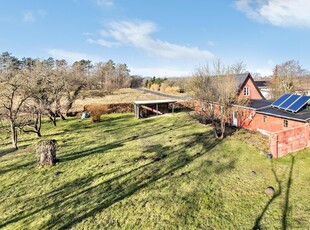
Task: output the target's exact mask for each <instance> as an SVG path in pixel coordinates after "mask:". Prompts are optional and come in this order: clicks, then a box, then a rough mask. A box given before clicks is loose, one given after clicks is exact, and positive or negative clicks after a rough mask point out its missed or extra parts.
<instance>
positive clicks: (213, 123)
mask: <svg viewBox="0 0 310 230" xmlns="http://www.w3.org/2000/svg"><path fill="white" fill-rule="evenodd" d="M212 125H213V131H214V136H215V138H216V139H218V138H219V136H218V134H217V130H216V121H215V120H214V119H212Z"/></svg>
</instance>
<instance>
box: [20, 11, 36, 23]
mask: <svg viewBox="0 0 310 230" xmlns="http://www.w3.org/2000/svg"><path fill="white" fill-rule="evenodd" d="M35 20H36V18H35V16H34V13H33V12H31V11H27V12H25V13H24V15H23V21H24V22H34V21H35Z"/></svg>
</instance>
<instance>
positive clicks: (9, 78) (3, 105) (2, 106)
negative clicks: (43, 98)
mask: <svg viewBox="0 0 310 230" xmlns="http://www.w3.org/2000/svg"><path fill="white" fill-rule="evenodd" d="M27 81H28V79H27V78H26V76H23V75H22V74H20V73H18V71H17V70H14V69H6V70H1V73H0V88H1V91H0V110H1V114H2V117H3V118H5V119H6V120H7V122H8V124H9V127H10V129H9V131H10V133H11V139H12V147H13V148H15V149H17V148H18V146H17V129H18V128H19V127H20V122H19V119H18V118H19V115H20V112H21V109H22V106H23V105H24V103H25V101H26V100H27V99H28V98H29V97H30V96H31V91H30V90H29V88H28V87H27Z"/></svg>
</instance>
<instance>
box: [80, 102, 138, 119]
mask: <svg viewBox="0 0 310 230" xmlns="http://www.w3.org/2000/svg"><path fill="white" fill-rule="evenodd" d="M84 111H87V112H89V113H90V119H91V121H92V122H99V121H100V117H101V115H103V114H109V113H128V112H132V104H131V103H119V104H91V105H85V106H84Z"/></svg>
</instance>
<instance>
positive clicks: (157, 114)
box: [156, 104, 158, 116]
mask: <svg viewBox="0 0 310 230" xmlns="http://www.w3.org/2000/svg"><path fill="white" fill-rule="evenodd" d="M156 110H157V112H156V116H158V104H156Z"/></svg>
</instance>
